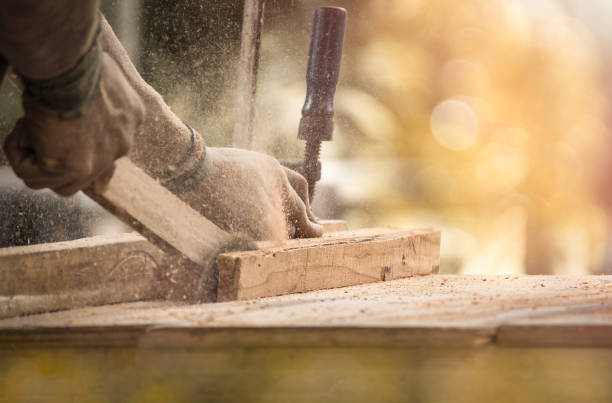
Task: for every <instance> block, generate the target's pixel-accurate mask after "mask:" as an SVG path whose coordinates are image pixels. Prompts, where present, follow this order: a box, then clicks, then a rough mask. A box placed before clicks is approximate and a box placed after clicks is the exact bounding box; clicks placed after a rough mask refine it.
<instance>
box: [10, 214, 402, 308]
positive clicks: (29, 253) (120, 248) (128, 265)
mask: <svg viewBox="0 0 612 403" xmlns="http://www.w3.org/2000/svg"><path fill="white" fill-rule="evenodd" d="M324 225H325V226H327V225H326V224H324ZM338 225H339V224H338V223H332V227H334V226H338ZM390 231H393V230H390V229H382V230H376V231H375V232H376V233H378V234H385V233H389V232H390ZM368 233H370V236H371V230H365V231H364V230H361V231H353V232H349V233H346V232H345V233H328V234H325V235H324V237H323V238H320V239H319V238H317V239H296V240H290V241H287V242H286V243H285V244H284V246H283V247H284V248H310V249H311V252H310V253H315V254H316V253H318V252H313V251H312V249H313V248H316V245H320V244H329V243H330V242H332V243H333V242H334V241H333V240H334V239H336V240H342V242H346V240H347V237H351V236H355V237H362V238H363V237H364V235H365V234H368ZM257 245H258V246H259V247H263V248H266V250H270V248H274V247H279V246H278V243H277V242H259V243H257ZM281 248H282V247H281ZM321 253H327V252H326V251H323V250H322V251H321ZM202 273H203V272H202V271H201V269H200V268H199V267H198V268H194V267H192V266H191V264H190V262H188V261H185V260H184V259H182V258H180V257H176V256H172V255H165V254H164V253H163V252H162V251H161V250H159V249H158V248H156V247H155V246H153V245H152V244H150V243H149V242H147V241H146V240H145V239H144V238H142V237H141V236H140V235H137V234H121V235H115V236H110V237H109V236H106V237H93V238H85V239H81V240H76V241H68V242H59V243H52V244H43V245H30V246H23V247H15V248H4V249H0V318H6V317H12V316H16V315H24V314H32V313H39V312H48V311H55V310H60V309H70V308H74V307H80V306H86V305H104V304H111V303H119V302H129V301H135V300H140V299H151V298H164V299H171V300H179V301H189V302H212V301H215V300H216V297H217V282H216V278H213V277H215V276H216V269H215V268H214V267H213V268H211V270H210V271H209V272H208V273H205V274H207V275H208V277H204V275H203V274H202ZM132 276H137V279H136V280H135V279H133V278H132ZM121 279H125V280H126V281H122V280H121ZM128 280H129V281H128Z"/></svg>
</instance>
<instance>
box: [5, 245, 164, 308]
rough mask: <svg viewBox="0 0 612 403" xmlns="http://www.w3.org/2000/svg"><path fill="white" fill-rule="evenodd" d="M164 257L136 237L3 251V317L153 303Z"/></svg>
mask: <svg viewBox="0 0 612 403" xmlns="http://www.w3.org/2000/svg"><path fill="white" fill-rule="evenodd" d="M165 259H166V256H165V254H164V253H163V252H162V251H160V250H159V249H158V248H156V247H155V246H153V245H152V244H151V243H149V242H147V241H146V240H145V239H144V238H142V237H141V236H138V235H135V234H120V235H113V236H99V237H94V238H85V239H79V240H76V241H69V242H58V243H49V244H41V245H31V246H19V247H14V248H2V249H0V318H5V317H11V316H16V315H22V314H27V313H39V312H48V311H56V310H61V309H69V308H77V307H81V306H86V305H102V304H112V303H117V302H128V301H138V300H143V299H153V298H157V297H159V296H160V292H161V290H160V287H159V285H160V278H161V277H162V269H163V268H164V266H165V265H166V264H167V263H168V262H167V261H166V260H165Z"/></svg>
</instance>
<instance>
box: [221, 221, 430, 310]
mask: <svg viewBox="0 0 612 403" xmlns="http://www.w3.org/2000/svg"><path fill="white" fill-rule="evenodd" d="M262 246H264V245H260V249H259V250H255V251H248V252H233V253H226V254H221V255H219V256H218V257H217V265H218V268H219V285H218V287H219V288H218V291H217V300H218V301H232V300H244V299H251V298H259V297H269V296H275V295H284V294H290V293H296V292H297V293H299V292H306V291H313V290H321V289H326V288H337V287H345V286H350V285H355V284H364V283H371V282H375V281H388V280H394V279H398V278H404V277H410V276H414V275H425V274H432V273H436V272H437V271H438V269H439V265H440V233H439V232H437V231H432V230H414V231H400V232H392V233H382V234H381V233H380V232H377V231H363V232H360V233H357V232H350V231H348V232H344V233H343V232H339V233H335V234H334V237H333V238H329V239H326V238H324V239H323V240H322V241H316V242H315V241H314V240H306V241H304V242H300V241H299V240H297V241H294V242H292V241H289V242H287V243H286V244H285V245H283V246H276V247H262Z"/></svg>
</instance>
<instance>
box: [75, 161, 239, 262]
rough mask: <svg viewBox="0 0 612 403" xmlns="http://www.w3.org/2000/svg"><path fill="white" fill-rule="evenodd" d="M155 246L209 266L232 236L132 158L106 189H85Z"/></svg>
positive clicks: (119, 164) (118, 168)
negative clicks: (158, 180)
mask: <svg viewBox="0 0 612 403" xmlns="http://www.w3.org/2000/svg"><path fill="white" fill-rule="evenodd" d="M85 193H86V194H87V195H88V196H89V197H91V198H92V199H94V200H95V201H96V202H97V203H99V204H100V205H101V206H102V207H104V208H105V209H107V210H108V211H109V212H110V213H112V214H113V215H115V216H116V217H118V218H120V219H121V220H122V221H124V222H125V223H126V224H128V225H130V226H131V227H132V228H134V230H136V231H138V232H139V233H140V234H141V235H142V236H144V237H145V238H147V239H148V240H149V241H150V242H151V243H153V244H154V245H155V246H157V247H159V248H160V249H162V250H163V251H164V252H166V253H169V254H176V255H184V256H186V257H187V258H189V259H190V260H191V261H193V262H195V263H197V264H200V265H208V264H209V263H210V261H211V260H212V259H214V256H216V254H217V252H218V249H219V246H220V244H221V243H223V242H225V241H227V240H228V239H229V235H228V234H227V233H226V232H225V231H223V230H222V229H220V228H219V227H217V226H216V225H215V224H214V223H212V222H211V221H210V220H208V219H207V218H205V217H203V216H201V215H200V214H199V213H198V212H197V211H195V210H194V209H192V208H191V207H190V206H188V205H187V204H186V203H185V202H183V201H182V200H180V199H179V198H178V197H176V196H175V195H174V194H172V193H171V192H169V191H168V190H167V189H165V188H164V187H163V186H161V185H160V184H159V183H157V181H155V180H154V179H153V178H151V177H150V176H149V175H147V174H146V173H145V172H144V171H142V170H141V169H140V168H138V167H136V166H135V165H134V164H133V163H132V162H131V161H130V160H129V159H128V158H121V159H119V160H117V162H116V170H115V173H114V175H113V178H112V179H111V181H110V183H109V185H108V188H107V189H106V190H105V191H104V192H96V191H94V190H93V189H88V190H87V191H86V192H85Z"/></svg>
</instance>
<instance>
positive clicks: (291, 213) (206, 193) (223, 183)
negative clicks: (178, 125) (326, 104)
mask: <svg viewBox="0 0 612 403" xmlns="http://www.w3.org/2000/svg"><path fill="white" fill-rule="evenodd" d="M205 158H206V159H205V167H204V172H203V175H202V176H203V180H202V182H200V183H199V184H198V185H197V186H196V187H194V188H191V189H189V190H188V191H185V192H181V194H180V197H181V198H182V199H183V200H185V201H187V202H188V203H189V204H190V205H191V206H192V207H193V208H195V209H196V210H198V211H200V213H202V214H203V215H204V216H206V217H208V218H209V219H211V220H212V221H213V222H215V223H216V224H217V225H219V226H221V227H222V228H224V229H226V230H228V231H230V232H241V233H245V234H247V235H249V236H251V237H253V238H255V239H258V240H261V239H275V240H280V239H286V238H287V237H288V236H289V237H292V238H294V237H295V238H310V237H318V236H321V235H322V234H323V227H322V226H321V225H320V224H318V223H317V222H316V219H315V218H314V217H313V216H312V214H311V212H310V207H309V204H308V185H307V183H306V180H305V179H304V178H303V177H302V176H301V175H299V174H298V173H296V172H294V171H291V170H289V169H287V168H284V167H282V166H281V165H280V164H279V163H278V161H276V160H275V159H274V158H272V157H269V156H267V155H264V154H260V153H256V152H252V151H246V150H240V149H233V148H213V147H209V148H207V149H206V157H205Z"/></svg>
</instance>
